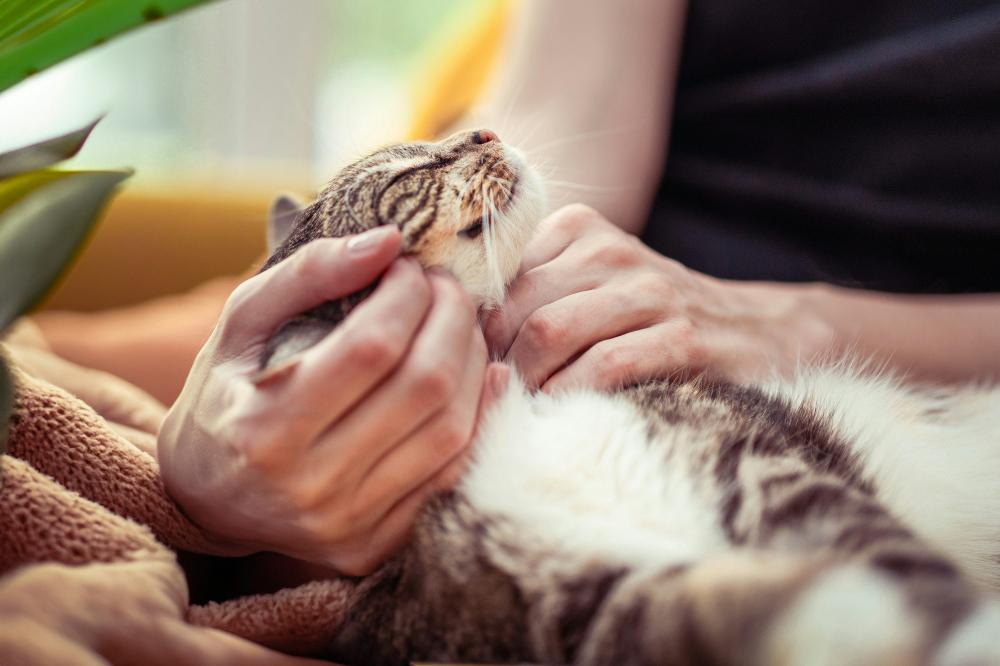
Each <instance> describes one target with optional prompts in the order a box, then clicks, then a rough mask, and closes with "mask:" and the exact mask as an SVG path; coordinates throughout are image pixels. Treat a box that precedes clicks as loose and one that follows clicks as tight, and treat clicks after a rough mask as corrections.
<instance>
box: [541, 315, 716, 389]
mask: <svg viewBox="0 0 1000 666" xmlns="http://www.w3.org/2000/svg"><path fill="white" fill-rule="evenodd" d="M704 364H705V351H704V347H703V346H702V345H701V343H700V342H699V341H698V339H697V336H696V335H695V331H694V328H693V325H692V324H691V322H690V321H689V320H687V319H673V320H670V321H668V322H665V323H663V324H658V325H656V326H652V327H650V328H644V329H640V330H638V331H632V332H631V333H626V334H625V335H621V336H619V337H616V338H612V339H610V340H604V341H603V342H599V343H597V344H596V345H594V346H593V347H591V348H590V349H588V350H587V351H586V352H584V353H583V354H582V355H581V356H580V358H578V359H576V360H575V361H573V362H572V363H570V364H569V365H568V366H566V367H565V368H563V369H562V370H560V371H559V372H557V373H556V374H555V375H554V376H553V377H551V378H550V379H549V380H548V381H546V382H545V384H544V385H543V386H542V390H543V391H545V392H546V393H555V392H559V391H565V390H570V389H574V388H580V387H587V388H594V389H598V390H615V389H618V388H621V387H624V386H628V385H630V384H634V383H636V382H640V381H645V380H648V379H653V378H655V377H664V376H667V375H669V374H670V372H671V371H678V370H687V369H698V368H701V367H704Z"/></svg>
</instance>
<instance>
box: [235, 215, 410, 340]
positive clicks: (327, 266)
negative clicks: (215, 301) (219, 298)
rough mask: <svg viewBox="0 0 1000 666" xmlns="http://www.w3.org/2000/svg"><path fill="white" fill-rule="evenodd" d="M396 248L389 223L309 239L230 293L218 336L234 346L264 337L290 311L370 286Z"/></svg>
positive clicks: (395, 234) (397, 243) (395, 232)
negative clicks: (350, 234)
mask: <svg viewBox="0 0 1000 666" xmlns="http://www.w3.org/2000/svg"><path fill="white" fill-rule="evenodd" d="M399 247H400V239H399V230H398V229H396V227H394V226H383V227H377V228H375V229H372V230H370V231H367V232H365V233H363V234H360V235H358V236H355V237H353V238H320V239H318V240H315V241H312V242H311V243H309V244H308V245H305V246H303V247H302V248H300V249H299V250H298V251H296V252H295V254H293V255H292V256H291V257H289V258H288V259H286V260H285V261H282V262H281V263H279V264H277V265H276V266H274V267H273V268H270V269H269V270H267V271H264V272H263V273H260V274H258V275H255V276H254V277H252V278H250V279H249V280H247V281H245V282H243V283H242V284H240V285H239V286H238V287H237V288H236V289H235V290H234V291H233V293H232V295H231V296H230V297H229V300H228V301H227V303H226V306H225V309H224V310H223V313H222V318H221V320H220V322H221V323H220V328H221V330H222V334H223V336H225V337H226V338H227V339H228V340H230V341H231V342H232V344H233V345H234V346H236V347H241V346H245V345H247V344H248V343H250V342H252V341H257V340H259V339H261V338H266V337H268V336H269V335H271V333H273V332H274V331H275V329H277V328H278V326H280V325H281V324H282V323H284V322H285V321H286V320H288V319H290V318H292V317H294V316H295V315H297V314H300V313H302V312H304V311H306V310H308V309H310V308H313V307H315V306H317V305H320V304H321V303H323V302H324V301H328V300H331V299H335V298H340V297H341V296H346V295H348V294H351V293H354V292H355V291H358V290H359V289H361V288H363V287H365V286H367V285H369V284H371V283H372V282H373V281H374V280H375V278H377V277H378V276H379V274H380V273H381V272H382V271H384V270H385V269H386V267H387V266H388V265H389V263H390V262H391V261H392V260H393V259H394V258H396V256H397V255H398V254H399Z"/></svg>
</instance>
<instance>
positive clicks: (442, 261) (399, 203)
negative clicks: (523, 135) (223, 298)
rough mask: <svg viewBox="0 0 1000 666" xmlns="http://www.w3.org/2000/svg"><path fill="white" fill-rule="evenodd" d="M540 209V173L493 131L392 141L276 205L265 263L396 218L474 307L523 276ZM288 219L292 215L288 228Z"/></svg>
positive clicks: (424, 257) (422, 255)
mask: <svg viewBox="0 0 1000 666" xmlns="http://www.w3.org/2000/svg"><path fill="white" fill-rule="evenodd" d="M544 208H545V196H544V192H543V188H542V184H541V179H540V178H539V177H538V175H537V173H536V172H535V170H534V169H533V168H532V167H531V166H530V165H529V164H528V163H527V161H526V160H525V158H524V156H523V155H522V154H521V153H520V152H519V151H518V150H517V149H515V148H513V147H511V146H509V145H506V144H504V143H503V142H502V141H500V139H499V138H498V137H497V136H496V134H494V133H493V132H491V131H489V130H478V131H471V132H459V133H457V134H454V135H452V136H450V137H448V138H446V139H444V140H442V141H438V142H417V143H405V144H399V145H394V146H389V147H386V148H382V149H380V150H377V151H375V152H374V153H372V154H371V155H368V156H367V157H364V158H362V159H360V160H358V161H357V162H355V163H354V164H351V165H350V166H348V167H346V168H345V169H343V170H342V171H341V172H340V173H339V174H337V176H336V177H335V178H334V179H333V180H332V181H331V182H330V184H329V185H328V186H327V187H326V189H324V190H323V192H322V193H321V194H320V196H319V198H318V199H317V200H316V201H315V202H314V203H312V204H311V205H310V206H308V207H306V208H305V209H303V210H301V211H294V210H293V209H292V208H291V207H290V205H289V203H288V202H287V201H285V202H281V203H279V204H277V205H276V207H275V208H274V209H273V210H272V232H271V238H272V241H271V242H272V243H274V244H275V245H277V248H276V250H275V251H274V254H273V255H272V258H271V260H270V261H269V262H268V265H271V264H273V263H276V262H277V261H280V260H281V259H284V258H285V257H286V256H288V255H290V254H291V253H292V252H293V251H294V250H295V249H297V248H298V247H299V246H301V245H303V244H304V243H306V242H308V241H310V240H314V239H315V238H319V237H321V236H345V235H348V234H355V233H359V232H362V231H365V230H367V229H371V228H373V227H377V226H381V225H384V224H393V225H396V226H397V227H399V229H400V231H401V232H402V238H403V250H404V252H406V253H408V254H411V255H414V256H415V257H416V258H417V259H418V260H419V261H420V262H421V263H422V264H423V265H425V266H428V267H430V266H440V267H442V268H444V269H446V270H448V271H449V272H450V273H452V274H453V275H454V276H455V277H456V278H457V279H458V281H459V282H461V283H462V285H463V286H464V287H465V288H466V290H468V292H469V293H470V294H471V295H472V296H473V299H474V300H475V301H476V303H477V304H478V305H492V304H495V303H498V302H499V301H500V300H501V299H502V298H503V293H504V289H505V287H506V285H507V284H508V283H509V282H510V280H512V279H513V278H514V276H515V274H516V273H517V268H518V266H519V264H520V260H521V252H522V250H523V249H524V245H525V244H526V243H527V241H528V239H529V238H530V237H531V234H532V233H533V232H534V229H535V225H536V224H537V222H538V220H539V219H540V217H541V216H542V214H543V212H544ZM283 220H285V221H288V220H291V221H292V222H291V224H290V225H286V226H288V227H289V228H288V229H287V231H284V232H283V231H282V230H281V229H280V227H281V223H282V221H283Z"/></svg>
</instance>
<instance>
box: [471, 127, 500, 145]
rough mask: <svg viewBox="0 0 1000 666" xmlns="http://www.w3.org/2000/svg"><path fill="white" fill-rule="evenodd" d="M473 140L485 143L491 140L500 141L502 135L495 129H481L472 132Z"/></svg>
mask: <svg viewBox="0 0 1000 666" xmlns="http://www.w3.org/2000/svg"><path fill="white" fill-rule="evenodd" d="M472 140H473V142H475V143H479V144H483V143H489V142H490V141H499V140H500V137H498V136H497V133H496V132H494V131H493V130H487V129H484V130H479V131H478V132H473V133H472Z"/></svg>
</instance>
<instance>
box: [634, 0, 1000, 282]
mask: <svg viewBox="0 0 1000 666" xmlns="http://www.w3.org/2000/svg"><path fill="white" fill-rule="evenodd" d="M644 240H645V241H646V242H647V243H649V244H650V245H651V246H652V247H654V248H655V249H657V250H659V251H660V252H662V253H664V254H666V255H668V256H671V257H674V258H676V259H678V260H680V261H682V262H684V263H685V264H687V265H689V266H691V267H692V268H695V269H698V270H701V271H704V272H706V273H709V274H712V275H716V276H719V277H726V278H738V279H777V280H788V281H804V280H823V281H827V282H833V283H837V284H842V285H848V286H856V287H865V288H870V289H879V290H887V291H897V292H973V291H1000V1H993V2H985V1H974V0H938V1H934V0H840V1H838V2H829V1H826V0H692V2H691V6H690V9H689V16H688V25H687V29H686V33H685V44H684V51H683V57H682V60H681V72H680V77H679V84H678V91H677V95H676V101H675V115H674V122H673V128H672V133H671V149H670V154H669V156H668V159H667V165H666V168H665V171H664V176H663V181H662V185H661V188H660V191H659V193H658V195H657V198H656V201H655V203H654V206H653V210H652V213H651V216H650V220H649V224H648V226H647V228H646V232H645V234H644Z"/></svg>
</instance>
